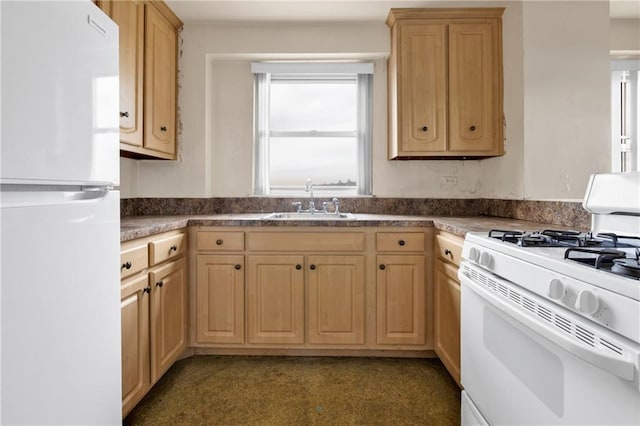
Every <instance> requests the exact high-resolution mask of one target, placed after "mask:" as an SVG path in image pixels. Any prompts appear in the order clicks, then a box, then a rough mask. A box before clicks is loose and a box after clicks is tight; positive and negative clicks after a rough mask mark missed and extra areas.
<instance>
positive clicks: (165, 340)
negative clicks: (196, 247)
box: [120, 232, 187, 417]
mask: <svg viewBox="0 0 640 426" xmlns="http://www.w3.org/2000/svg"><path fill="white" fill-rule="evenodd" d="M185 250H186V234H185V233H183V232H170V233H167V234H161V235H158V236H155V237H153V238H151V237H150V238H146V239H141V240H134V241H128V242H126V243H123V244H122V246H121V258H122V268H121V277H122V278H123V281H122V282H121V285H120V297H121V304H120V313H121V333H122V334H121V335H122V415H123V417H124V416H126V415H127V414H128V413H129V411H131V409H133V407H134V406H135V405H136V404H137V403H138V402H139V401H140V400H141V399H142V397H144V395H145V394H146V393H147V392H148V391H149V389H150V388H151V386H152V385H153V384H155V383H156V382H157V381H158V379H159V378H160V377H161V376H162V375H163V374H164V373H165V372H166V371H167V370H168V369H169V367H171V365H172V364H173V363H174V362H175V361H176V360H177V359H178V357H180V355H182V353H183V352H184V351H185V349H186V346H187V268H186V261H185V259H184V256H183V255H184V253H185ZM149 266H150V267H149Z"/></svg>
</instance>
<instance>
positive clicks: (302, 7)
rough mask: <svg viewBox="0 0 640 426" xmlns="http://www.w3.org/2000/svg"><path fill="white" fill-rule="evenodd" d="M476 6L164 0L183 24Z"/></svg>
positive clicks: (451, 1)
mask: <svg viewBox="0 0 640 426" xmlns="http://www.w3.org/2000/svg"><path fill="white" fill-rule="evenodd" d="M525 1H553V0H525ZM477 3H483V6H484V5H487V4H488V2H487V0H464V1H457V0H439V1H438V0H426V1H403V0H326V1H323V0H277V1H274V0H167V4H169V6H170V7H171V9H172V10H173V11H174V12H175V13H176V15H178V16H179V17H180V19H182V20H183V21H184V22H233V21H259V22H286V21H377V22H384V20H385V19H386V17H387V14H388V13H389V9H390V8H392V7H452V6H454V7H464V6H469V7H473V6H474V5H475V4H477ZM497 3H502V2H497ZM609 16H610V17H611V18H613V19H640V1H638V0H611V1H610V4H609Z"/></svg>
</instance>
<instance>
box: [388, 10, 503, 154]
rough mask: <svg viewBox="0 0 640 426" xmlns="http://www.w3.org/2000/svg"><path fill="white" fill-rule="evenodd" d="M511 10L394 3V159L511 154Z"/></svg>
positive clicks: (391, 129)
mask: <svg viewBox="0 0 640 426" xmlns="http://www.w3.org/2000/svg"><path fill="white" fill-rule="evenodd" d="M503 11H504V9H502V8H450V9H438V8H425V9H420V8H407V9H391V11H390V12H389V16H388V18H387V25H388V26H389V27H390V28H391V55H390V56H389V61H388V79H389V84H388V96H389V105H388V110H389V155H388V158H389V159H391V160H393V159H400V160H408V159H445V158H461V159H465V158H485V157H492V156H498V155H503V154H504V141H503V126H502V122H503V111H502V105H503V100H502V92H503V88H502V18H501V17H502V13H503Z"/></svg>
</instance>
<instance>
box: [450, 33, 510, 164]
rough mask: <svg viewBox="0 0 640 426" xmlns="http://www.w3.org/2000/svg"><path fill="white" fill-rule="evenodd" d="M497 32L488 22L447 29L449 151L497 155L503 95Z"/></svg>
mask: <svg viewBox="0 0 640 426" xmlns="http://www.w3.org/2000/svg"><path fill="white" fill-rule="evenodd" d="M496 29H497V28H496V26H495V25H492V24H489V23H473V24H451V25H450V26H449V102H450V118H449V130H450V144H449V149H450V150H451V151H461V152H487V153H488V154H500V152H495V151H496V144H495V140H496V138H497V137H498V133H499V131H498V130H499V126H500V122H499V117H500V115H501V114H500V113H499V112H498V111H499V110H500V102H501V101H500V100H499V99H498V98H499V97H501V96H502V90H500V89H499V87H500V86H501V84H500V83H501V79H500V76H501V71H500V70H499V69H498V68H499V61H498V54H497V52H496V40H497V35H496V34H495V32H496ZM498 48H499V47H498Z"/></svg>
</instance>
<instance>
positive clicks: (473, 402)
mask: <svg viewBox="0 0 640 426" xmlns="http://www.w3.org/2000/svg"><path fill="white" fill-rule="evenodd" d="M616 194H617V195H616ZM584 207H585V208H586V209H587V210H589V211H590V212H592V213H593V230H592V232H589V233H580V232H572V231H568V232H567V231H556V230H538V231H533V230H527V231H517V230H494V231H491V232H490V233H469V234H467V236H466V239H465V244H464V248H463V254H462V257H463V259H464V261H463V262H462V264H461V266H460V270H459V277H460V279H461V282H462V302H461V303H462V305H461V327H462V333H461V335H462V337H461V359H462V362H461V363H462V365H461V375H462V385H463V386H464V388H465V390H464V391H463V396H462V412H463V422H462V423H463V424H537V425H539V424H636V425H637V424H640V380H639V374H640V367H639V366H640V265H639V262H638V257H640V173H638V172H634V173H625V174H603V175H594V176H593V177H592V178H591V181H590V183H589V187H588V190H587V194H586V196H585V202H584Z"/></svg>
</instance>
